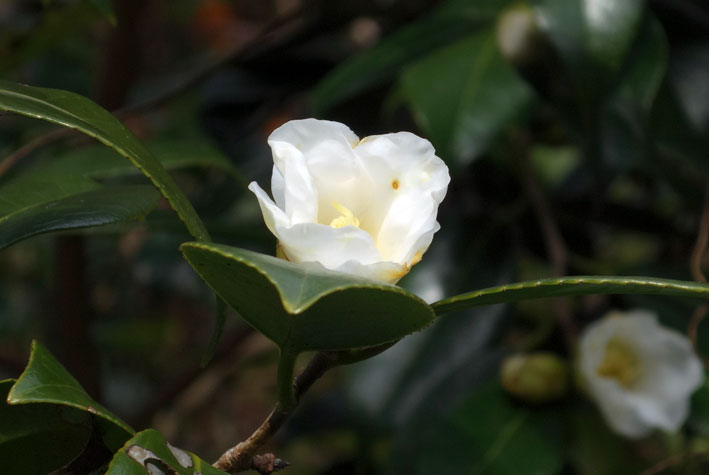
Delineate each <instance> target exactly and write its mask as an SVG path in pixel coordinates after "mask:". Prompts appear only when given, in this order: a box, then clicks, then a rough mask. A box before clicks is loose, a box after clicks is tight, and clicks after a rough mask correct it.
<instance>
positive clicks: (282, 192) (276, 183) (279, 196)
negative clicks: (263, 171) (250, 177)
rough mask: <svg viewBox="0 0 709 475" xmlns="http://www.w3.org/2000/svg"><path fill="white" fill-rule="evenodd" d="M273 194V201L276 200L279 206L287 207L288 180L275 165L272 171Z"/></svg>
mask: <svg viewBox="0 0 709 475" xmlns="http://www.w3.org/2000/svg"><path fill="white" fill-rule="evenodd" d="M271 194H272V195H273V201H275V202H276V204H277V205H278V207H279V208H281V209H286V181H285V180H284V179H283V175H281V172H279V171H278V168H276V166H275V165H274V166H273V172H272V173H271Z"/></svg>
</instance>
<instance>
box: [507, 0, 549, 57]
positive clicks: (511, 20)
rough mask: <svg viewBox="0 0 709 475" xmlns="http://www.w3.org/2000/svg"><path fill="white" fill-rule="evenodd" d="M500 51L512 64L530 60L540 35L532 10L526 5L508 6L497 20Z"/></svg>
mask: <svg viewBox="0 0 709 475" xmlns="http://www.w3.org/2000/svg"><path fill="white" fill-rule="evenodd" d="M496 33H497V44H498V45H499V47H500V52H502V55H503V56H504V57H505V58H507V59H508V60H509V61H510V62H511V63H513V64H524V63H528V62H530V61H531V60H532V59H533V57H534V55H535V53H536V50H537V48H538V46H539V42H540V35H539V30H538V28H537V19H536V16H535V14H534V10H533V9H532V8H530V7H528V6H526V5H517V6H514V7H511V8H508V9H507V10H506V11H505V12H504V13H503V14H502V15H501V16H500V19H499V21H498V22H497V31H496Z"/></svg>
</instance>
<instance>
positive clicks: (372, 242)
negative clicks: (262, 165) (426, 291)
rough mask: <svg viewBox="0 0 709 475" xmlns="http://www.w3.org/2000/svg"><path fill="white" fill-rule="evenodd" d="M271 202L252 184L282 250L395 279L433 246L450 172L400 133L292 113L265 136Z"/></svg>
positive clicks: (423, 144) (298, 258) (299, 259)
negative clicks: (362, 131)
mask: <svg viewBox="0 0 709 475" xmlns="http://www.w3.org/2000/svg"><path fill="white" fill-rule="evenodd" d="M268 144H269V145H270V146H271V150H272V151H273V162H274V166H273V176H272V178H271V192H272V193H273V200H271V198H270V197H269V196H268V195H267V194H266V192H265V191H264V190H263V189H262V188H261V187H260V186H259V185H258V184H257V183H256V182H252V183H251V184H250V185H249V189H250V190H251V191H253V192H254V194H255V195H256V197H257V198H258V201H259V205H260V206H261V211H262V212H263V218H264V221H265V222H266V226H268V229H270V230H271V232H272V233H273V234H274V235H275V236H276V238H278V242H279V246H280V248H281V250H282V251H283V253H284V254H285V257H286V258H287V259H288V260H290V261H292V262H296V263H319V264H321V265H322V266H324V267H326V268H328V269H332V270H337V271H341V272H347V273H350V274H356V275H359V276H363V277H367V278H370V279H376V280H382V281H386V282H391V283H395V282H397V281H398V280H399V279H400V278H401V277H402V276H404V275H405V274H406V273H407V272H408V271H409V270H410V269H411V267H412V266H413V265H414V264H416V263H417V262H418V261H420V260H421V256H422V255H423V253H424V252H426V249H427V248H428V246H429V245H430V244H431V240H432V239H433V234H434V233H435V232H436V231H438V229H439V228H440V226H439V224H438V223H437V222H436V214H437V212H438V205H439V204H440V203H441V201H442V200H443V197H444V196H445V194H446V189H447V187H448V182H449V181H450V177H449V175H448V168H447V167H446V165H445V164H444V163H443V161H442V160H441V159H440V158H438V157H437V156H436V155H435V151H434V150H433V147H432V146H431V143H430V142H429V141H428V140H425V139H422V138H420V137H417V136H416V135H414V134H411V133H408V132H398V133H394V134H386V135H374V136H371V137H367V138H364V139H362V140H359V138H357V136H356V135H355V134H354V133H353V132H352V131H351V130H350V129H349V128H348V127H347V126H345V125H343V124H340V123H338V122H330V121H325V120H316V119H305V120H294V121H290V122H288V123H286V124H284V125H282V126H281V127H279V128H278V129H276V130H275V131H274V132H273V133H272V134H271V135H270V137H269V138H268Z"/></svg>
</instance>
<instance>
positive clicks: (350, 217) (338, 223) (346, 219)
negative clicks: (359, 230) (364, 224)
mask: <svg viewBox="0 0 709 475" xmlns="http://www.w3.org/2000/svg"><path fill="white" fill-rule="evenodd" d="M332 206H333V207H334V208H335V209H336V210H337V211H339V212H340V214H342V216H338V217H337V218H335V219H333V220H332V222H330V226H332V227H333V228H342V227H344V226H356V227H359V219H357V218H356V217H355V215H354V213H352V211H350V210H349V209H347V208H345V207H344V206H342V205H341V204H340V203H335V202H334V201H333V202H332Z"/></svg>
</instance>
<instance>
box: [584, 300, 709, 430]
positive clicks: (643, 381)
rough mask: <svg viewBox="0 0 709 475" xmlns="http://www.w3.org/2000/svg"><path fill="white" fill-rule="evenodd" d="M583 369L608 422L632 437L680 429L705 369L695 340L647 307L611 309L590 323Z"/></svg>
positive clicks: (586, 337)
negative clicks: (666, 324)
mask: <svg viewBox="0 0 709 475" xmlns="http://www.w3.org/2000/svg"><path fill="white" fill-rule="evenodd" d="M579 370H580V372H581V376H582V378H583V382H584V384H585V386H586V388H585V389H587V391H588V392H589V394H590V396H591V398H592V399H593V400H594V401H595V402H596V404H597V405H598V407H599V408H600V410H601V413H602V414H603V416H604V417H605V419H606V422H607V423H608V425H609V426H610V427H611V429H613V430H614V431H615V432H617V433H619V434H621V435H624V436H626V437H632V438H639V437H644V436H646V435H648V434H649V433H650V432H651V431H652V430H653V429H655V428H657V429H663V430H666V431H676V430H677V429H679V428H680V426H681V425H682V424H683V423H684V421H685V419H686V418H687V414H688V412H689V398H690V396H691V394H692V392H694V390H695V389H697V388H698V387H699V386H700V385H701V384H702V382H703V381H704V369H703V366H702V364H701V362H700V360H699V358H698V357H697V356H696V355H695V353H694V350H693V349H692V345H691V343H690V342H689V340H688V339H687V338H686V337H685V336H683V335H681V334H680V333H677V332H675V331H673V330H669V329H667V328H664V327H662V326H661V325H660V324H659V323H658V322H657V317H656V316H655V315H654V314H652V313H650V312H647V311H643V310H633V311H629V312H617V311H614V312H610V313H608V314H607V315H606V316H605V317H604V318H602V319H600V320H598V321H596V322H594V323H592V324H591V325H589V326H588V327H587V328H586V330H585V331H584V333H583V335H582V336H581V341H580V345H579Z"/></svg>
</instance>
